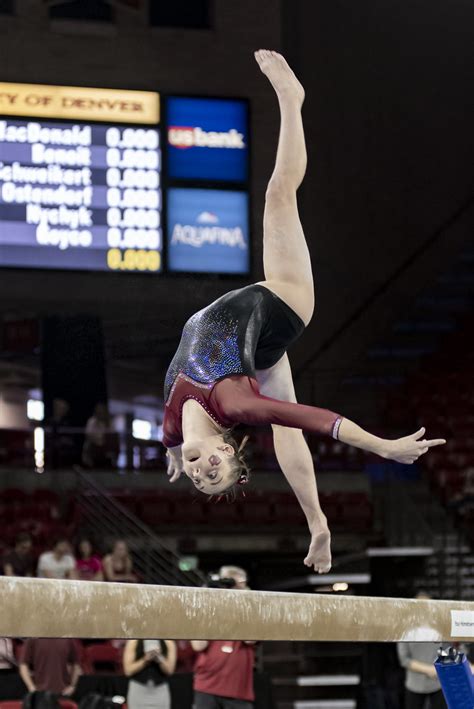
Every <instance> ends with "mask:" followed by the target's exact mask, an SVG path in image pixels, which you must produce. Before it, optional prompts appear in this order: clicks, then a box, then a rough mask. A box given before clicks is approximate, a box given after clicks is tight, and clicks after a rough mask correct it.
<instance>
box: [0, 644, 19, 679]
mask: <svg viewBox="0 0 474 709" xmlns="http://www.w3.org/2000/svg"><path fill="white" fill-rule="evenodd" d="M12 672H16V660H15V653H14V652H13V642H12V641H11V639H10V638H0V682H1V681H2V677H3V676H4V675H7V674H11V673H12Z"/></svg>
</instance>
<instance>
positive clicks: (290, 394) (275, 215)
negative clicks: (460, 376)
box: [163, 50, 445, 573]
mask: <svg viewBox="0 0 474 709" xmlns="http://www.w3.org/2000/svg"><path fill="white" fill-rule="evenodd" d="M255 58H256V61H257V63H258V65H259V66H260V69H261V71H262V72H263V74H265V76H267V78H268V79H269V81H270V82H271V84H272V86H273V88H274V89H275V92H276V95H277V98H278V103H279V107H280V121H281V122H280V135H279V140H278V149H277V156H276V163H275V168H274V171H273V174H272V176H271V179H270V182H269V184H268V187H267V192H266V200H265V212H264V223H263V267H264V275H265V280H263V281H260V282H259V283H255V284H254V285H250V286H246V287H245V288H241V289H239V290H234V291H231V292H230V293H227V294H225V295H223V296H222V297H221V298H219V299H218V300H216V301H214V302H213V303H211V304H210V305H209V306H207V307H206V308H204V309H203V310H200V311H199V312H198V313H195V314H194V315H193V316H192V317H191V318H190V319H189V320H188V322H187V323H186V324H185V326H184V329H183V333H182V337H181V341H180V344H179V347H178V350H177V352H176V354H175V356H174V358H173V360H172V362H171V365H170V367H169V369H168V372H167V375H166V380H165V402H166V405H165V416H164V421H163V443H164V445H165V446H166V447H167V449H168V453H167V455H168V471H167V472H168V476H169V478H170V481H171V482H174V481H176V480H177V479H178V478H179V476H180V475H181V473H182V472H184V473H185V474H186V475H187V476H188V477H189V478H190V479H191V480H192V482H193V483H194V485H195V486H196V488H197V489H198V490H200V491H201V492H204V493H205V494H207V495H220V494H225V493H229V492H230V491H231V490H232V489H235V486H237V485H239V484H240V485H242V484H244V483H246V482H247V480H248V468H247V467H246V465H245V462H244V459H243V451H242V448H243V446H242V444H241V445H240V446H237V444H236V443H235V441H234V440H233V439H232V436H231V433H230V432H231V429H232V427H233V426H235V425H236V424H239V423H243V424H254V425H262V424H271V425H272V429H273V441H274V447H275V453H276V457H277V460H278V463H279V465H280V467H281V469H282V471H283V473H284V475H285V476H286V478H287V480H288V482H289V484H290V485H291V487H292V489H293V491H294V493H295V495H296V497H297V498H298V501H299V503H300V505H301V507H302V509H303V511H304V513H305V515H306V519H307V522H308V526H309V529H310V532H311V544H310V548H309V551H308V554H307V556H306V558H305V560H304V563H305V564H306V565H307V566H310V567H314V569H315V570H316V571H317V572H319V573H326V572H327V571H329V569H330V568H331V550H330V532H329V529H328V525H327V520H326V517H325V515H324V513H323V511H322V510H321V506H320V504H319V499H318V492H317V487H316V478H315V471H314V465H313V459H312V457H311V453H310V451H309V448H308V445H307V443H306V441H305V438H304V436H303V430H304V431H309V432H312V433H321V434H325V435H328V436H332V437H333V438H335V439H338V440H339V441H341V442H342V443H346V444H348V445H351V446H356V447H357V448H362V449H363V450H366V451H370V452H372V453H376V454H378V455H380V456H382V457H383V458H387V459H391V460H395V461H398V462H401V463H413V462H414V461H415V460H417V458H419V457H420V456H421V455H423V454H424V453H426V452H427V451H428V450H429V449H430V448H431V447H433V446H438V445H441V444H443V443H445V441H444V440H443V439H435V440H425V439H424V438H423V436H424V434H425V429H424V428H421V429H420V430H419V431H417V432H416V433H414V434H412V435H410V436H406V437H404V438H399V439H397V440H387V439H383V438H379V437H377V436H373V435H371V434H370V433H367V432H366V431H364V430H363V429H362V428H360V427H359V426H357V425H356V424H355V423H353V422H352V421H350V420H349V419H347V418H344V417H343V416H340V415H339V414H336V413H333V412H331V411H327V410H325V409H320V408H316V407H313V406H303V405H301V404H297V403H296V397H295V391H294V386H293V379H292V374H291V369H290V364H289V361H288V356H287V354H286V351H287V349H288V347H289V346H290V345H291V344H292V343H294V342H295V340H296V339H297V338H298V337H299V336H300V335H301V334H302V332H303V331H304V329H305V327H306V326H307V325H308V323H309V321H310V320H311V317H312V315H313V310H314V284H313V275H312V270H311V260H310V256H309V252H308V248H307V245H306V240H305V236H304V233H303V229H302V226H301V223H300V220H299V215H298V205H297V201H296V191H297V189H298V187H299V185H300V184H301V182H302V180H303V177H304V173H305V170H306V148H305V138H304V132H303V123H302V117H301V107H302V104H303V100H304V90H303V87H302V86H301V84H300V83H299V81H298V80H297V78H296V76H295V75H294V73H293V71H292V70H291V69H290V67H289V66H288V64H287V63H286V61H285V59H284V58H283V57H282V56H281V55H280V54H277V53H276V52H272V51H268V50H260V51H258V52H256V53H255Z"/></svg>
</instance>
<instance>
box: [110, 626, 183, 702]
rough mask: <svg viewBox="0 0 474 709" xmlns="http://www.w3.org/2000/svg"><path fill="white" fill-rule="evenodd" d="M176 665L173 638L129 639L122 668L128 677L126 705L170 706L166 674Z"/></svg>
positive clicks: (170, 673) (169, 673)
mask: <svg viewBox="0 0 474 709" xmlns="http://www.w3.org/2000/svg"><path fill="white" fill-rule="evenodd" d="M175 666H176V644H175V642H174V641H173V640H128V641H127V644H126V645H125V650H124V653H123V670H124V673H125V675H126V676H127V677H129V678H130V679H129V683H128V694H127V706H128V707H129V709H170V707H171V698H170V690H169V686H168V681H167V678H168V676H169V675H172V674H173V672H174V668H175Z"/></svg>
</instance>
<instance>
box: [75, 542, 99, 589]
mask: <svg viewBox="0 0 474 709" xmlns="http://www.w3.org/2000/svg"><path fill="white" fill-rule="evenodd" d="M76 575H77V578H79V579H81V580H82V581H103V580H104V573H103V571H102V560H101V558H100V556H98V555H97V554H94V553H93V550H92V544H91V542H90V541H89V539H86V538H84V539H81V541H80V542H79V544H78V545H77V559H76Z"/></svg>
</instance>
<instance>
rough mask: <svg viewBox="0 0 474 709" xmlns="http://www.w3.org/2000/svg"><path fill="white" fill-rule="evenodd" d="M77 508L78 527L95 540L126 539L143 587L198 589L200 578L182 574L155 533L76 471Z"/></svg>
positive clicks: (175, 557)
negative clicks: (170, 586)
mask: <svg viewBox="0 0 474 709" xmlns="http://www.w3.org/2000/svg"><path fill="white" fill-rule="evenodd" d="M75 474H76V479H77V500H76V503H77V506H78V509H79V513H80V518H79V525H80V527H81V529H82V530H83V531H87V532H88V533H90V534H91V535H93V536H94V538H96V539H102V540H104V541H107V540H110V541H111V540H113V539H117V538H126V539H127V543H128V544H129V545H130V548H131V550H132V552H133V558H134V564H135V568H136V570H137V571H138V573H139V575H140V577H141V578H142V580H143V581H144V582H146V583H158V584H171V585H178V586H201V585H202V584H203V583H204V576H203V575H202V574H201V573H200V572H199V571H196V570H191V571H183V570H181V569H180V567H179V562H180V557H179V556H178V554H176V553H175V552H174V551H173V550H172V549H170V548H169V547H167V546H166V545H165V544H163V542H162V540H161V539H160V538H159V537H158V535H157V534H155V532H154V531H153V530H152V529H151V528H150V527H148V525H146V524H144V523H143V522H142V521H141V520H140V519H139V518H138V517H136V516H135V515H134V514H133V513H132V512H130V510H128V509H127V508H126V507H125V506H124V505H121V504H120V503H119V502H118V501H117V500H116V499H115V498H114V497H112V496H111V495H110V494H109V493H108V492H107V491H106V490H105V489H104V488H103V487H102V486H101V485H100V484H99V483H98V482H97V481H96V480H95V479H94V478H93V477H92V476H91V475H88V474H86V473H84V472H82V471H80V470H79V469H76V471H75Z"/></svg>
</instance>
